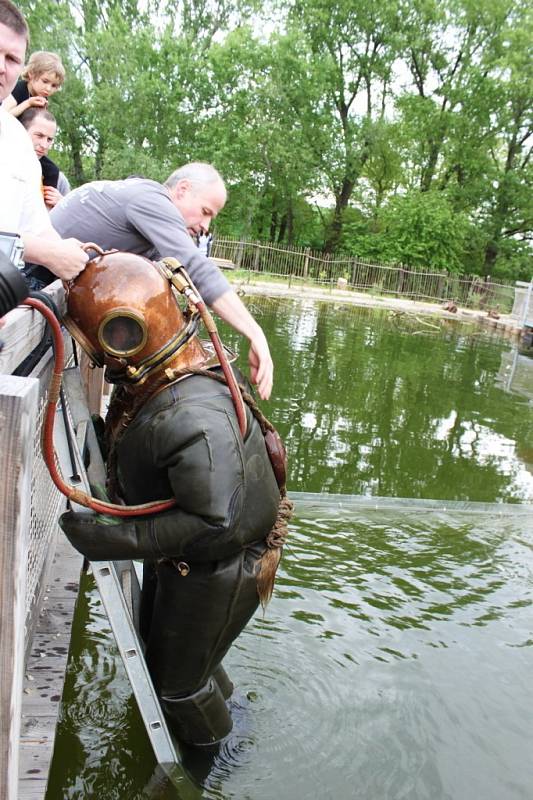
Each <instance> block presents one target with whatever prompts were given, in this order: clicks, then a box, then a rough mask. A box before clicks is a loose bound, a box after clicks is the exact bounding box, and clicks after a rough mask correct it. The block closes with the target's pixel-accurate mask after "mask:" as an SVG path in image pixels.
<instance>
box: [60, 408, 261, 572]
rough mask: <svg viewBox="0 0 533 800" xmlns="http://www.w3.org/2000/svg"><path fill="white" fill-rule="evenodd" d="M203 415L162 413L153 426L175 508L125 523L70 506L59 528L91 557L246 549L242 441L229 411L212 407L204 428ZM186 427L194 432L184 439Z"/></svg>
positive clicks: (200, 557)
mask: <svg viewBox="0 0 533 800" xmlns="http://www.w3.org/2000/svg"><path fill="white" fill-rule="evenodd" d="M197 420H198V414H197V413H196V414H193V417H192V418H191V419H187V412H185V413H184V414H180V419H179V424H178V420H176V419H175V418H174V419H171V418H168V419H167V420H165V415H162V418H161V417H160V421H159V425H158V426H157V427H156V428H155V429H154V430H153V431H152V441H151V449H152V451H153V453H154V457H155V461H156V463H157V467H158V472H159V474H160V473H161V470H163V471H166V473H167V476H168V481H169V482H170V485H171V487H172V491H173V494H174V497H175V499H176V503H177V505H176V508H174V509H171V510H169V511H166V512H163V513H161V514H154V515H150V516H143V517H131V518H130V519H129V520H126V521H122V520H121V521H116V519H115V518H111V517H102V516H100V515H96V514H91V513H88V512H73V511H69V512H67V513H65V514H63V515H62V517H61V518H60V525H61V528H62V529H63V531H64V532H65V534H66V535H67V537H68V539H69V541H70V542H71V544H72V545H73V546H74V547H75V548H76V549H77V550H79V551H80V552H81V553H83V555H85V556H86V557H87V558H88V559H89V560H91V561H98V560H100V561H101V560H114V559H127V558H149V559H158V558H164V557H168V558H181V559H188V560H191V561H212V560H216V559H220V558H225V557H227V556H228V555H231V554H232V553H234V552H237V551H238V550H239V549H241V547H242V546H243V543H244V542H243V540H242V537H241V533H242V531H241V526H240V525H239V520H240V517H241V511H242V504H243V497H244V476H245V464H244V459H243V447H242V442H241V441H240V440H239V434H238V432H237V431H236V429H235V425H234V424H233V422H232V420H231V419H230V418H229V414H228V413H227V412H226V410H224V409H222V410H220V411H217V412H216V413H213V411H212V410H211V411H210V410H209V409H207V408H206V409H205V414H204V415H203V422H202V425H201V426H198V424H197ZM165 422H167V423H168V424H165ZM170 423H172V424H170ZM184 430H189V435H188V436H186V437H184V436H183V431H184ZM173 431H177V432H178V433H173ZM179 432H181V433H179ZM177 437H179V439H180V441H179V442H177ZM147 480H150V478H149V476H147ZM255 538H259V535H258V536H257V537H255Z"/></svg>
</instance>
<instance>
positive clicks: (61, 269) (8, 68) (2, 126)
mask: <svg viewBox="0 0 533 800" xmlns="http://www.w3.org/2000/svg"><path fill="white" fill-rule="evenodd" d="M27 43H28V26H27V24H26V20H25V19H24V16H23V15H22V13H21V12H20V11H19V9H18V8H17V7H16V6H15V5H14V4H13V3H12V2H11V0H0V101H2V100H5V98H6V97H8V96H9V95H10V94H11V91H12V89H13V87H14V86H15V83H16V81H17V78H18V76H19V75H20V72H21V71H22V67H23V66H24V59H25V55H26V46H27ZM40 184H41V168H40V165H39V161H38V160H37V157H36V155H35V153H34V151H33V146H32V144H31V141H30V139H29V138H28V135H27V133H26V131H25V130H24V128H23V127H22V125H20V123H19V122H18V121H17V120H16V119H15V118H14V117H13V116H12V115H11V114H9V113H8V112H7V111H5V110H4V109H2V108H1V107H0V230H1V231H4V232H8V233H16V234H18V235H20V236H21V238H22V241H23V243H24V257H25V259H26V261H32V262H34V263H36V264H42V265H43V266H45V267H48V269H50V271H51V272H53V273H54V275H57V276H58V277H59V278H62V279H63V280H71V279H72V278H75V277H76V275H78V274H79V273H80V272H81V271H82V270H83V268H84V266H85V264H86V262H87V260H88V256H87V254H86V253H85V252H84V250H83V249H82V245H81V242H79V241H78V240H76V239H65V240H63V239H61V237H60V236H59V234H58V233H57V232H56V231H55V230H54V228H53V227H52V225H51V223H50V219H49V217H48V213H47V211H46V207H45V205H44V201H43V197H42V193H41V189H40Z"/></svg>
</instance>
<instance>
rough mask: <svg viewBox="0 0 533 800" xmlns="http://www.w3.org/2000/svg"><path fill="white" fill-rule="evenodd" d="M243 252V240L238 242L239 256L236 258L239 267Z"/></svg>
mask: <svg viewBox="0 0 533 800" xmlns="http://www.w3.org/2000/svg"><path fill="white" fill-rule="evenodd" d="M243 252H244V247H243V243H242V242H238V244H237V257H236V259H235V266H236V267H237V269H240V268H241V264H242V256H243Z"/></svg>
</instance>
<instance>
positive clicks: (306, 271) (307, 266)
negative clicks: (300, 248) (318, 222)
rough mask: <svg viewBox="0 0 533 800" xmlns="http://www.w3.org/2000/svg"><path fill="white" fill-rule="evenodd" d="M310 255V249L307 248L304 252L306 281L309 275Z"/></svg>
mask: <svg viewBox="0 0 533 800" xmlns="http://www.w3.org/2000/svg"><path fill="white" fill-rule="evenodd" d="M309 253H310V248H309V247H306V248H305V250H304V274H303V278H304V280H306V279H307V275H308V273H309Z"/></svg>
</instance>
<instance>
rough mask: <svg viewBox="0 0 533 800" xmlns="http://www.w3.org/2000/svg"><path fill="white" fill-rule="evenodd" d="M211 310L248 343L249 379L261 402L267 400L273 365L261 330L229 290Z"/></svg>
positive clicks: (240, 301) (270, 389) (270, 387)
mask: <svg viewBox="0 0 533 800" xmlns="http://www.w3.org/2000/svg"><path fill="white" fill-rule="evenodd" d="M212 309H213V311H215V313H217V314H218V315H219V317H222V319H223V320H224V321H225V322H227V323H229V324H230V325H231V326H232V328H235V330H236V331H238V332H239V333H242V334H243V336H246V338H247V339H248V340H249V342H250V354H249V356H248V363H249V365H250V377H251V380H252V383H254V384H256V386H257V391H258V393H259V397H260V398H261V400H268V398H269V397H270V393H271V392H272V382H273V378H274V365H273V363H272V357H271V355H270V350H269V349H268V342H267V340H266V336H265V334H264V333H263V330H262V328H261V327H260V326H259V325H258V324H257V322H256V321H255V319H254V318H253V317H252V315H251V314H250V312H249V311H248V309H247V308H246V306H245V305H244V304H243V302H242V300H241V299H240V297H238V296H237V294H236V293H235V292H234V291H233V289H230V290H229V291H227V292H225V293H224V294H223V295H221V296H220V297H219V298H218V299H217V300H215V302H214V303H213V304H212Z"/></svg>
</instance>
